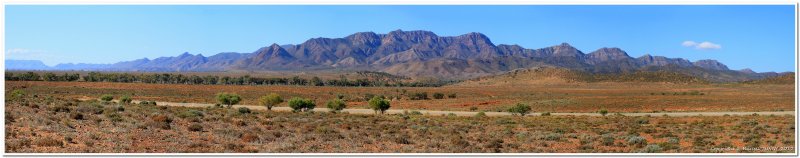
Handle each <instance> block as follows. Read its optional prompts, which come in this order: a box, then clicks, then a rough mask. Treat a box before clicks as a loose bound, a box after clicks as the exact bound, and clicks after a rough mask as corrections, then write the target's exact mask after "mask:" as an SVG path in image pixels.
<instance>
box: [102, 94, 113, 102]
mask: <svg viewBox="0 0 800 158" xmlns="http://www.w3.org/2000/svg"><path fill="white" fill-rule="evenodd" d="M100 100H102V101H104V102H109V101H111V100H114V96H112V95H110V94H104V95H102V96H100Z"/></svg>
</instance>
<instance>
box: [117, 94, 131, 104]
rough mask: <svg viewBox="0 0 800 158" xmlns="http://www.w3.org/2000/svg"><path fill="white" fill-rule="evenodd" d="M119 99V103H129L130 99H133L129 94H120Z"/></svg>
mask: <svg viewBox="0 0 800 158" xmlns="http://www.w3.org/2000/svg"><path fill="white" fill-rule="evenodd" d="M119 101H120V102H121V103H125V104H130V103H131V101H133V99H131V96H128V95H126V96H122V98H119Z"/></svg>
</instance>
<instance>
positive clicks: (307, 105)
mask: <svg viewBox="0 0 800 158" xmlns="http://www.w3.org/2000/svg"><path fill="white" fill-rule="evenodd" d="M316 106H317V104H316V103H314V100H311V99H304V98H300V97H294V98H292V99H289V107H291V108H292V111H293V112H300V111H306V112H307V111H311V110H313V109H314V107H316Z"/></svg>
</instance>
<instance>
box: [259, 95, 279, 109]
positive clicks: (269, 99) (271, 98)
mask: <svg viewBox="0 0 800 158" xmlns="http://www.w3.org/2000/svg"><path fill="white" fill-rule="evenodd" d="M258 103H259V104H261V105H263V106H266V107H267V110H270V111H271V110H272V107H274V106H275V105H278V104H280V103H283V98H281V95H278V94H277V93H270V94H269V95H265V96H262V97H261V98H259V99H258Z"/></svg>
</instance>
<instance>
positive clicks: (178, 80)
mask: <svg viewBox="0 0 800 158" xmlns="http://www.w3.org/2000/svg"><path fill="white" fill-rule="evenodd" d="M357 74H358V75H360V76H362V78H358V79H354V80H352V79H348V78H347V77H345V76H344V75H341V76H340V77H339V79H326V80H323V79H321V78H319V77H316V76H314V77H312V78H311V79H306V78H301V77H299V76H294V77H290V78H283V77H271V78H263V77H252V76H250V75H244V76H239V77H231V76H216V75H206V76H198V75H183V74H170V73H155V74H131V73H100V72H89V73H88V74H87V75H85V76H81V75H80V74H77V73H64V74H56V73H52V72H45V73H44V74H43V75H40V74H39V73H35V72H25V73H13V72H6V76H5V79H6V81H85V82H122V83H156V84H194V85H305V86H347V87H439V86H443V85H446V84H450V83H453V81H430V82H419V81H414V82H403V81H401V80H402V79H407V78H399V77H396V76H392V75H390V74H388V73H383V72H358V73H357Z"/></svg>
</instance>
